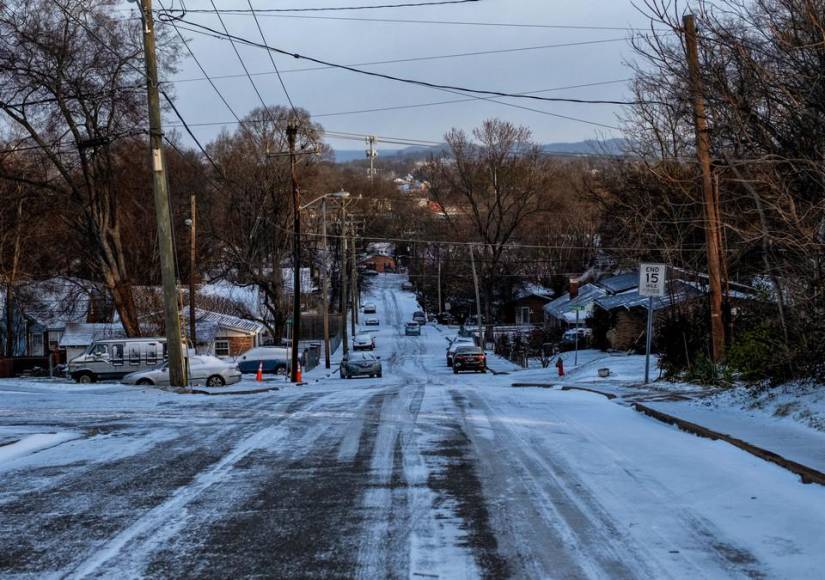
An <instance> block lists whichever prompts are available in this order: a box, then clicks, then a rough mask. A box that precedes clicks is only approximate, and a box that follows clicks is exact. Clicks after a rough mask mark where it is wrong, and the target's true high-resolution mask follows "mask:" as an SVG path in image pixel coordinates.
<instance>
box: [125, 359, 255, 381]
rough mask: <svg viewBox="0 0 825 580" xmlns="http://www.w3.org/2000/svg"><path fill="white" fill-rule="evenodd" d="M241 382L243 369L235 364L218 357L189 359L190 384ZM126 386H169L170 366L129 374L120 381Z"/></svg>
mask: <svg viewBox="0 0 825 580" xmlns="http://www.w3.org/2000/svg"><path fill="white" fill-rule="evenodd" d="M240 380H241V369H239V368H238V365H236V364H235V363H234V362H229V361H225V360H221V359H219V358H218V357H214V356H206V355H192V356H190V357H189V383H190V384H191V385H206V386H207V387H222V386H224V385H231V384H233V383H237V382H238V381H240ZM120 382H121V383H123V384H125V385H155V386H167V385H169V364H168V363H162V364H159V365H157V366H155V367H154V368H151V369H146V370H142V371H137V372H134V373H129V374H128V375H126V376H125V377H123V378H122V379H121V381H120Z"/></svg>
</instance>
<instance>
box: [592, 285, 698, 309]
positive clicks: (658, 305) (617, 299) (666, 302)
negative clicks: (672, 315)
mask: <svg viewBox="0 0 825 580" xmlns="http://www.w3.org/2000/svg"><path fill="white" fill-rule="evenodd" d="M702 294H703V292H702V291H701V290H699V289H697V288H696V287H695V286H693V285H691V284H689V283H686V282H684V281H683V280H672V281H671V282H669V283H668V291H667V293H666V294H665V295H664V296H662V297H654V298H653V311H654V312H655V311H657V310H662V309H663V308H668V307H670V306H672V305H674V304H681V303H682V302H684V301H686V300H689V299H691V298H696V297H697V296H701V295H702ZM649 303H650V300H649V298H648V297H647V296H640V295H639V290H638V288H637V289H635V290H628V291H627V292H622V293H621V294H616V295H614V296H604V297H602V298H599V299H597V300H596V305H597V306H598V307H600V308H603V309H604V310H616V309H617V308H625V309H628V310H629V309H631V308H644V309H645V310H647V308H648V305H649Z"/></svg>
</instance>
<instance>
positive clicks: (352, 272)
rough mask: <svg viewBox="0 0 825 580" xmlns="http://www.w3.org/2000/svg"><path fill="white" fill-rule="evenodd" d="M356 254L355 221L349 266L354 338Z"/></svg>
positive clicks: (356, 320)
mask: <svg viewBox="0 0 825 580" xmlns="http://www.w3.org/2000/svg"><path fill="white" fill-rule="evenodd" d="M355 261H356V253H355V220H353V221H352V263H351V264H350V277H349V279H350V284H351V285H352V290H350V300H351V301H352V336H353V338H354V337H355V334H356V329H355V327H356V325H357V324H358V279H357V278H356V277H355V276H356V275H357V270H356V263H355Z"/></svg>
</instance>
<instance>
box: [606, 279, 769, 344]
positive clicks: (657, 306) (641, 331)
mask: <svg viewBox="0 0 825 580" xmlns="http://www.w3.org/2000/svg"><path fill="white" fill-rule="evenodd" d="M631 275H632V277H633V278H632V279H635V283H634V285H633V287H631V288H627V289H625V290H622V291H620V292H617V293H615V294H612V295H607V296H603V297H600V298H597V299H596V300H595V302H594V306H595V311H594V324H593V327H594V337H593V338H594V342H596V343H597V344H602V345H605V346H607V347H609V348H613V349H616V350H631V349H637V350H638V349H641V348H643V347H644V345H645V332H646V329H647V313H648V309H649V308H650V305H651V303H652V305H653V312H654V313H656V312H659V311H664V310H667V309H670V308H673V307H674V306H677V305H687V307H690V305H691V303H694V302H695V303H697V304H699V302H700V301H703V300H704V299H705V297H706V296H707V293H708V289H707V275H706V274H701V273H696V272H688V271H686V270H681V269H678V268H669V269H668V282H667V293H666V294H665V295H664V296H661V297H654V298H653V300H652V301H651V300H650V298H649V297H647V296H640V295H639V290H638V271H637V272H632V273H629V274H626V275H625V277H627V280H626V281H625V283H624V284H616V285H614V287H615V288H617V289H620V288H623V287H625V286H626V285H627V282H628V281H630V280H631ZM729 285H730V290H729V292H728V297H729V298H730V299H731V301H738V300H751V299H753V298H754V296H755V295H756V291H755V290H754V289H753V288H750V287H748V286H745V285H743V284H738V283H735V282H730V283H729ZM654 338H655V337H654Z"/></svg>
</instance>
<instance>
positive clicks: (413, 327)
mask: <svg viewBox="0 0 825 580" xmlns="http://www.w3.org/2000/svg"><path fill="white" fill-rule="evenodd" d="M404 334H405V335H406V336H421V325H420V324H418V323H417V322H408V323H407V324H405V325H404Z"/></svg>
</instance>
